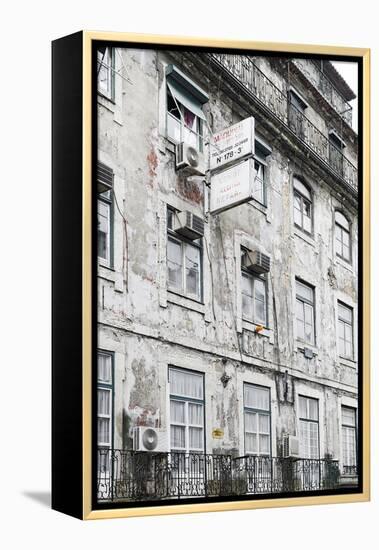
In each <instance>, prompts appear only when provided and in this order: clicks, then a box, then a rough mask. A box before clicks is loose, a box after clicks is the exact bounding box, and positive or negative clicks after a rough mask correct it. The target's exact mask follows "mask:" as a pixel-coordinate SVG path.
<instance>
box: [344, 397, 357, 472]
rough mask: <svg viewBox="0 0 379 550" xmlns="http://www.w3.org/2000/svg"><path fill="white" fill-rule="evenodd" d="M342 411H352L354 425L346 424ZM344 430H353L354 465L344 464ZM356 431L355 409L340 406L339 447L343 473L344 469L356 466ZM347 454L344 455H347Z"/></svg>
mask: <svg viewBox="0 0 379 550" xmlns="http://www.w3.org/2000/svg"><path fill="white" fill-rule="evenodd" d="M343 409H348V410H350V411H354V425H352V424H346V423H344V420H343ZM344 428H349V429H350V430H351V429H353V430H354V459H355V464H345V446H344ZM357 435H358V430H357V409H356V408H355V407H350V406H348V405H341V437H342V441H341V447H342V456H341V463H342V468H343V471H344V470H345V468H346V467H347V468H349V467H355V468H357V466H358V440H357ZM347 454H348V453H346V455H347Z"/></svg>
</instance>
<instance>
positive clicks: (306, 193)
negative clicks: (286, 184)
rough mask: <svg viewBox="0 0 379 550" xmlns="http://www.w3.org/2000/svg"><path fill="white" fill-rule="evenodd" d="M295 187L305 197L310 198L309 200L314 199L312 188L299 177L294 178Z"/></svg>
mask: <svg viewBox="0 0 379 550" xmlns="http://www.w3.org/2000/svg"><path fill="white" fill-rule="evenodd" d="M293 187H294V189H296V191H297V192H298V193H300V195H302V196H303V197H304V198H306V199H308V200H309V201H312V193H311V190H310V188H309V187H308V186H307V185H305V184H304V183H303V182H302V181H300V180H299V179H298V178H293Z"/></svg>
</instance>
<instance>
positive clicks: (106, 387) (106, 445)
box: [96, 350, 114, 475]
mask: <svg viewBox="0 0 379 550" xmlns="http://www.w3.org/2000/svg"><path fill="white" fill-rule="evenodd" d="M100 356H103V357H106V359H107V361H109V362H110V379H109V380H108V381H105V380H103V379H100V378H99V375H98V370H97V395H98V393H99V391H106V392H109V413H108V414H104V413H99V411H97V421H98V419H99V418H102V419H108V420H109V441H99V427H98V423H97V438H96V441H97V448H98V449H99V450H100V453H99V455H98V456H99V457H101V456H102V455H101V450H102V449H104V450H107V451H109V452H110V451H111V449H112V445H113V436H112V431H113V376H114V375H113V354H112V353H110V352H106V351H103V350H98V351H97V360H99V357H100ZM103 456H106V457H107V458H108V463H106V461H105V462H104V463H103V465H104V464H105V471H103V472H101V474H102V475H103V474H106V475H107V474H108V473H109V472H110V458H111V457H110V455H109V454H108V453H107V454H106V455H103ZM100 466H101V465H100V464H97V467H98V469H99V468H100Z"/></svg>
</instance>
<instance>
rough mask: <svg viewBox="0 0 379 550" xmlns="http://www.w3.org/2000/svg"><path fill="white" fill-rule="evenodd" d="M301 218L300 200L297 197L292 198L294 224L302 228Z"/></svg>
mask: <svg viewBox="0 0 379 550" xmlns="http://www.w3.org/2000/svg"><path fill="white" fill-rule="evenodd" d="M302 219H303V216H302V213H301V198H300V197H299V196H298V195H295V196H294V222H295V224H296V225H298V226H299V227H302V226H303V222H302Z"/></svg>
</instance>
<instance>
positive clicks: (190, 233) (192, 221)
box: [173, 210, 204, 241]
mask: <svg viewBox="0 0 379 550" xmlns="http://www.w3.org/2000/svg"><path fill="white" fill-rule="evenodd" d="M173 228H174V231H175V232H176V233H179V235H183V236H184V237H187V239H190V240H191V241H195V240H196V239H200V238H201V237H203V235H204V220H202V219H201V218H199V216H195V214H192V212H188V210H183V211H182V212H176V213H175V215H174V224H173Z"/></svg>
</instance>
